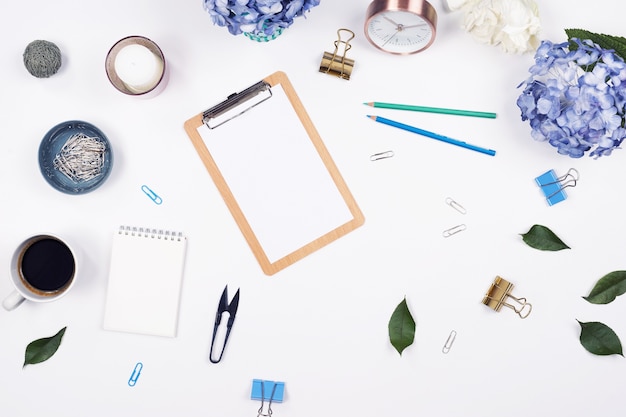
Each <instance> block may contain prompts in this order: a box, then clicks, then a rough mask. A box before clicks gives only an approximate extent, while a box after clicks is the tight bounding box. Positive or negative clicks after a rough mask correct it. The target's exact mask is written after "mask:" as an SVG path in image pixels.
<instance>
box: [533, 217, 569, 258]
mask: <svg viewBox="0 0 626 417" xmlns="http://www.w3.org/2000/svg"><path fill="white" fill-rule="evenodd" d="M521 236H522V239H523V240H524V242H526V244H527V245H528V246H530V247H531V248H535V249H539V250H545V251H560V250H563V249H570V247H569V246H567V245H566V244H565V243H564V242H563V241H562V240H561V239H560V238H559V237H558V236H557V235H556V234H554V232H553V231H552V230H550V229H549V228H547V227H546V226H542V225H540V224H535V225H533V226H532V227H531V228H530V230H528V232H526V233H522V234H521Z"/></svg>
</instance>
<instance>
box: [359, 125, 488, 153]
mask: <svg viewBox="0 0 626 417" xmlns="http://www.w3.org/2000/svg"><path fill="white" fill-rule="evenodd" d="M367 117H369V118H370V119H372V120H374V121H375V122H378V123H382V124H385V125H388V126H393V127H397V128H399V129H403V130H406V131H409V132H413V133H417V134H418V135H422V136H426V137H429V138H431V139H436V140H440V141H442V142H446V143H449V144H452V145H456V146H460V147H462V148H465V149H470V150H472V151H476V152H480V153H484V154H487V155H491V156H494V155H495V154H496V151H494V150H493V149H486V148H481V147H480V146H474V145H470V144H469V143H466V142H463V141H460V140H456V139H452V138H449V137H447V136H442V135H438V134H437V133H433V132H429V131H428V130H424V129H420V128H418V127H413V126H409V125H405V124H404V123H400V122H396V121H394V120H389V119H385V118H384V117H380V116H370V115H368V116H367Z"/></svg>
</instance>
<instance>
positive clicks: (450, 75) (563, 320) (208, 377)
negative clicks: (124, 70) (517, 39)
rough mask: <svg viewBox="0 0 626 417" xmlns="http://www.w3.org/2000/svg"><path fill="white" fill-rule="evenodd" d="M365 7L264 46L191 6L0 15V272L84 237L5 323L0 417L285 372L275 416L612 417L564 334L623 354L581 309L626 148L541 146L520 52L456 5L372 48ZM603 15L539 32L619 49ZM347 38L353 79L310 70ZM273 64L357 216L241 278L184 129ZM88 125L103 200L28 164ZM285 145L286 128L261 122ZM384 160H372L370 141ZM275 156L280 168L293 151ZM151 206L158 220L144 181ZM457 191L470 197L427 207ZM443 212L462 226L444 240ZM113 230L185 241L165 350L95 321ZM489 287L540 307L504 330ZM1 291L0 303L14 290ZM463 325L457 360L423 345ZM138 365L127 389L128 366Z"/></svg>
mask: <svg viewBox="0 0 626 417" xmlns="http://www.w3.org/2000/svg"><path fill="white" fill-rule="evenodd" d="M368 4H369V1H368V0H358V1H357V0H351V1H330V0H326V1H322V4H321V5H320V6H318V7H317V8H315V9H313V10H312V12H311V13H310V14H309V15H308V16H307V18H306V19H304V18H299V19H298V20H297V21H296V22H295V23H294V25H293V26H292V27H291V28H289V29H288V30H286V31H285V33H284V34H283V35H282V36H281V37H280V38H278V39H277V40H275V41H272V42H270V43H267V44H259V43H255V42H253V41H250V40H249V39H247V38H245V37H243V36H239V37H234V36H231V35H230V34H229V33H228V31H227V30H226V29H225V28H221V27H216V26H213V25H212V23H211V20H210V17H209V15H208V14H207V13H206V12H204V11H203V9H202V5H201V2H200V1H199V0H192V1H165V0H157V1H147V0H134V1H131V2H128V1H120V0H109V1H97V2H96V1H82V2H76V1H67V0H58V1H54V2H50V1H39V0H37V1H29V2H11V3H10V5H9V3H7V2H5V3H3V5H2V6H0V35H1V37H2V42H1V43H0V54H1V56H2V66H0V91H1V95H0V114H1V115H2V116H1V117H2V121H3V123H2V128H3V131H2V134H1V139H0V141H1V144H2V152H0V184H1V186H2V203H3V204H2V211H1V216H0V228H1V229H2V238H1V239H0V265H5V271H6V273H8V266H9V262H10V258H11V254H12V251H13V249H14V247H15V246H16V245H17V244H18V243H19V242H20V241H21V240H22V239H23V238H25V237H27V236H30V235H32V234H36V233H40V232H43V231H51V232H55V233H59V234H61V235H63V236H67V237H68V238H70V239H72V240H74V241H75V242H77V245H78V246H79V247H80V249H81V250H82V253H83V258H82V264H81V267H82V268H81V270H80V277H79V279H80V281H79V282H77V284H76V286H75V287H74V288H73V289H72V292H71V293H70V294H68V295H67V296H66V297H65V298H63V299H61V300H59V301H55V302H54V303H51V304H48V305H34V304H32V303H25V304H24V305H22V306H21V307H19V308H18V309H17V310H16V311H13V312H5V311H2V312H0V332H1V333H2V337H1V338H0V340H1V344H0V353H1V354H0V406H1V407H2V410H1V411H0V413H1V414H2V415H3V416H5V415H6V416H33V415H37V414H39V413H44V412H45V413H46V414H47V415H49V416H65V417H74V416H92V417H96V416H113V415H119V416H147V415H154V416H173V415H180V416H182V415H184V416H202V415H224V416H226V415H228V416H246V415H248V416H250V415H255V413H256V412H257V409H258V407H259V405H260V403H258V402H256V401H252V400H250V399H249V396H250V389H251V384H252V379H253V378H260V379H269V380H278V381H284V382H285V383H286V386H285V388H286V397H285V401H284V402H283V403H282V404H276V405H274V407H273V411H274V415H275V416H276V417H281V416H284V417H288V416H298V417H306V416H317V415H328V416H346V415H358V416H379V415H394V416H401V415H429V416H483V417H484V416H499V415H502V414H503V413H505V414H507V415H509V416H525V415H550V414H557V415H570V416H590V415H603V416H618V415H623V410H622V407H623V405H622V401H621V398H622V397H623V395H622V392H623V386H624V379H625V377H624V375H625V373H624V370H625V367H626V362H625V361H624V359H623V358H622V357H619V356H611V357H597V356H594V355H591V354H589V353H588V352H587V351H585V350H584V349H583V348H582V346H581V345H580V343H579V341H578V336H579V326H578V324H577V323H576V319H578V320H581V321H602V322H604V323H606V324H607V325H609V326H611V327H612V328H613V329H614V330H615V331H616V333H617V334H618V335H620V336H621V337H622V340H624V341H626V321H624V319H623V317H624V315H625V313H626V301H625V300H623V299H619V298H618V299H617V300H616V301H615V302H613V303H612V304H610V305H607V306H596V305H591V304H588V303H587V302H586V301H584V300H583V299H582V298H581V296H583V295H586V294H587V293H588V292H589V290H590V289H591V287H592V286H593V284H594V283H595V282H596V280H597V279H599V278H600V277H602V276H603V275H605V274H606V273H608V272H611V271H614V270H620V269H624V260H623V256H624V255H623V251H624V226H625V224H624V218H623V214H622V213H623V204H624V194H623V187H622V183H623V181H624V168H623V166H624V161H625V160H626V154H625V153H624V151H617V152H615V153H614V154H613V155H612V156H610V157H608V158H605V159H601V160H593V159H590V158H583V159H580V160H572V159H569V158H568V157H564V156H560V155H558V154H557V153H556V151H554V150H553V149H552V148H551V147H550V146H549V145H547V144H545V143H537V142H534V141H533V140H532V139H531V138H530V131H529V127H528V125H527V124H525V123H522V122H521V121H520V117H519V110H518V109H517V106H516V105H515V100H516V98H517V96H518V94H519V92H520V90H518V89H516V87H517V85H518V84H519V83H520V82H521V81H522V80H524V79H525V78H526V77H527V69H528V67H529V66H530V65H531V63H532V55H523V56H516V55H507V54H505V53H503V52H502V51H501V50H500V49H498V48H494V47H489V46H485V45H482V44H478V43H476V42H475V41H474V40H473V39H472V38H471V37H470V36H469V35H467V34H466V33H465V32H463V31H462V30H461V29H460V28H459V24H460V15H459V14H450V13H446V12H445V11H444V10H443V8H442V6H441V4H440V3H439V2H438V1H437V2H433V4H434V6H435V7H436V9H437V11H438V13H439V25H438V29H439V31H438V36H437V40H436V41H435V44H434V45H433V46H432V47H431V48H430V49H429V50H428V51H426V52H424V53H421V54H417V55H414V56H409V57H397V56H389V55H386V54H383V53H381V52H379V51H377V50H376V49H374V48H373V47H372V46H370V45H369V44H368V43H367V42H366V40H365V37H364V35H363V30H362V26H363V21H364V13H365V9H366V8H367V6H368ZM616 5H617V2H615V1H612V0H602V1H596V2H594V3H593V5H592V7H591V6H590V4H589V3H588V2H583V1H579V0H576V1H565V0H560V1H556V0H551V1H541V2H540V12H541V18H542V23H543V29H544V37H546V38H550V39H552V40H554V41H562V40H565V33H564V32H563V29H564V28H570V27H583V28H586V29H589V30H592V31H597V32H605V33H611V34H616V35H624V32H623V25H622V21H621V19H619V18H618V16H616V15H615V14H614V12H613V11H612V8H614V7H615V6H616ZM342 27H345V28H349V29H352V30H353V31H354V32H356V34H357V36H356V38H355V39H354V41H353V42H352V45H353V47H352V49H351V50H350V52H349V54H348V57H350V58H352V59H354V60H355V61H356V65H355V68H354V71H353V73H352V79H351V80H349V81H345V80H340V79H338V78H333V77H330V76H328V75H324V74H321V73H319V72H318V67H319V63H320V61H321V57H322V54H323V52H324V51H331V52H332V50H333V49H334V47H333V41H334V40H335V39H336V31H337V29H339V28H342ZM135 34H138V35H144V36H147V37H149V38H151V39H153V40H154V41H155V42H157V43H158V44H159V45H160V46H161V48H162V49H163V52H164V54H165V56H166V59H167V63H168V65H169V68H170V71H171V72H170V81H169V84H168V85H167V88H166V89H165V90H164V91H163V92H162V93H161V94H160V95H159V96H157V97H155V98H153V99H149V100H142V99H137V98H132V97H127V96H125V95H123V94H121V93H119V92H118V91H117V90H115V89H114V88H113V87H112V86H111V85H110V84H109V82H108V80H107V78H106V75H105V72H104V59H105V56H106V53H107V51H108V50H109V48H110V47H111V46H112V45H113V44H114V43H115V42H116V41H117V40H119V39H121V38H123V37H125V36H128V35H135ZM35 39H45V40H49V41H52V42H54V43H56V44H57V45H58V46H59V48H60V49H61V51H62V53H63V60H64V62H63V66H62V68H61V70H60V71H59V73H57V74H56V75H54V76H53V77H51V78H49V79H43V80H40V79H36V78H34V77H32V76H31V75H30V74H29V73H28V72H27V71H26V69H25V68H24V65H23V63H22V53H23V51H24V48H25V47H26V45H27V44H28V43H29V42H31V41H32V40H35ZM276 70H283V71H285V72H286V73H287V75H288V76H289V78H290V79H291V81H292V83H293V84H294V87H295V89H296V91H297V92H298V94H299V96H300V98H301V100H302V102H303V103H304V105H305V106H306V108H307V110H308V112H309V115H310V116H311V118H312V120H313V121H314V123H315V125H316V127H317V128H318V130H319V132H320V134H321V136H322V138H323V139H324V142H325V144H326V146H327V147H328V148H329V151H330V153H331V155H332V156H333V158H334V160H335V162H336V164H337V165H338V167H339V170H340V171H341V173H342V174H343V176H344V178H345V180H346V182H347V183H348V186H349V187H350V189H351V191H352V192H353V194H354V195H355V198H356V200H357V202H358V203H359V205H360V207H361V209H362V210H363V212H364V214H365V217H366V222H365V225H364V226H363V227H361V228H359V229H357V230H356V231H355V232H353V233H350V234H349V235H348V236H346V237H343V238H341V239H340V240H338V241H336V242H334V243H332V244H331V245H329V246H327V247H325V248H323V249H322V250H320V251H318V252H316V253H314V254H312V255H311V256H309V257H307V258H305V259H304V260H302V261H300V262H298V263H296V264H295V265H292V266H290V267H289V268H287V269H286V270H284V271H282V272H280V273H278V274H277V275H275V276H272V277H267V276H265V275H264V274H263V273H262V272H261V269H260V268H259V266H258V264H257V263H256V261H255V259H254V257H253V255H252V253H251V251H250V250H249V248H248V247H247V245H246V243H245V241H244V239H243V237H242V235H241V233H240V232H239V231H238V229H237V228H236V225H235V223H234V221H233V219H232V217H231V216H230V214H229V212H228V210H227V208H226V206H225V204H224V203H223V201H222V200H221V198H220V196H219V194H218V192H217V189H216V188H215V186H214V185H213V183H212V181H211V179H210V177H209V175H208V173H207V172H206V170H205V168H204V166H203V165H202V163H201V161H200V159H199V157H198V156H197V154H196V153H195V151H194V149H193V147H192V144H191V142H190V140H189V139H188V137H187V136H186V134H185V132H184V130H183V123H184V121H185V120H187V119H188V118H190V117H192V116H194V115H195V114H197V113H199V112H200V111H202V110H204V109H205V108H207V107H209V106H211V105H213V104H215V103H217V102H219V101H221V100H223V99H224V98H225V97H226V96H227V95H229V94H231V93H233V92H235V91H239V90H241V89H243V88H245V87H247V86H249V85H250V84H252V83H254V82H256V81H258V80H260V79H261V78H263V77H265V76H266V75H268V74H270V73H272V72H274V71H276ZM366 101H390V102H397V103H412V104H418V105H426V106H439V107H451V108H466V109H473V110H483V111H493V112H497V113H498V118H497V119H495V120H487V119H475V118H461V117H453V116H445V115H432V114H431V115H429V114H418V113H403V112H397V111H395V112H394V111H383V110H380V111H373V110H371V109H368V108H367V107H365V106H363V105H362V103H363V102H366ZM369 113H374V114H380V115H381V116H387V117H389V118H393V119H395V120H398V121H402V122H405V123H408V124H413V125H415V126H418V127H421V128H423V129H427V130H432V131H435V132H437V133H441V134H444V135H447V136H450V137H453V138H459V139H463V140H466V141H467V142H469V143H473V144H476V145H479V146H484V147H487V148H492V149H495V150H497V152H498V153H497V155H496V156H495V157H490V156H487V155H483V154H479V153H476V152H471V151H468V150H466V149H462V148H458V147H454V146H450V145H447V144H444V143H440V142H437V141H434V140H430V139H427V138H424V137H420V136H418V135H413V134H410V133H406V132H403V131H400V130H396V129H392V128H390V127H387V126H383V125H380V124H375V123H374V122H372V121H371V120H368V119H367V118H366V117H365V115H366V114H369ZM72 119H82V120H86V121H88V122H91V123H93V124H94V125H96V126H97V127H99V128H100V129H101V130H103V131H104V132H105V134H107V136H108V137H109V139H110V141H111V142H112V146H113V148H114V152H115V166H114V170H113V173H112V175H111V177H110V178H109V179H108V181H107V182H106V183H105V184H104V185H103V186H102V187H101V188H99V189H97V190H96V191H94V192H93V193H90V194H86V195H83V196H69V195H65V194H62V193H60V192H58V191H56V190H54V189H53V188H51V187H50V186H49V185H48V184H47V183H46V182H45V181H44V179H43V177H42V176H41V174H40V173H39V168H38V164H37V149H38V146H39V142H40V141H41V138H42V137H43V136H44V134H45V133H46V132H47V131H48V129H50V128H51V127H53V126H54V125H56V124H57V123H60V122H63V121H66V120H72ZM273 128H275V129H276V131H277V132H280V126H273ZM386 150H393V151H394V152H395V156H394V157H393V158H391V159H387V160H383V161H377V162H371V161H370V160H369V156H370V155H371V154H373V153H377V152H382V151H386ZM285 157H286V158H288V157H289V155H285ZM570 167H575V168H576V169H578V171H579V172H580V174H581V180H580V182H579V185H578V186H577V187H576V188H575V189H572V190H571V191H570V192H569V198H568V199H567V200H566V201H565V202H563V203H560V204H558V205H556V206H554V207H549V206H547V204H546V202H545V199H544V198H543V196H542V195H541V193H540V191H539V189H538V188H537V186H536V185H535V183H534V178H535V177H536V176H538V175H540V174H542V173H544V172H545V171H547V170H548V169H555V170H556V172H557V173H564V172H565V171H567V169H569V168H570ZM142 184H147V185H148V186H149V187H151V188H152V189H153V190H154V191H156V192H157V193H158V194H159V195H160V196H161V197H162V198H163V204H162V205H161V206H157V205H156V204H154V203H153V202H152V201H151V200H150V199H148V198H147V197H146V196H145V195H144V194H143V193H142V192H141V190H140V187H141V185H142ZM446 197H452V198H454V199H455V200H456V201H458V202H459V203H461V204H462V205H463V206H465V208H466V209H467V211H468V213H467V214H466V215H464V216H463V215H460V214H459V213H457V212H455V211H454V210H452V209H451V208H449V207H448V206H446V205H445V203H444V200H445V198H446ZM459 223H465V224H466V225H467V230H466V231H464V232H462V233H460V234H458V235H456V236H454V237H452V238H448V239H444V238H443V237H442V235H441V232H442V231H443V230H444V229H446V228H449V227H452V226H455V225H457V224H459ZM535 223H538V224H543V225H546V226H548V227H550V228H551V229H552V230H554V231H555V232H556V233H557V234H558V235H559V236H560V237H561V238H562V239H563V240H564V241H565V242H566V243H567V244H569V246H571V247H572V249H571V250H568V251H562V252H558V253H543V252H539V251H536V250H534V249H531V248H529V247H527V246H526V245H525V244H524V243H523V242H522V241H521V238H520V236H519V234H520V233H524V232H526V231H527V230H528V229H529V228H530V226H531V225H532V224H535ZM121 224H129V225H136V226H145V227H156V228H163V229H172V230H181V231H183V232H184V233H185V234H186V235H187V237H188V239H189V242H188V251H187V260H186V269H185V277H184V283H183V290H182V299H181V311H180V321H179V332H178V336H177V337H176V338H174V339H168V338H159V337H150V336H139V335H132V334H123V333H115V332H109V331H105V330H103V329H102V318H103V308H104V300H105V288H106V282H107V274H108V261H109V256H110V249H111V239H112V233H113V232H114V231H115V230H116V229H117V227H118V226H119V225H121ZM496 275H501V276H502V277H504V278H505V279H507V280H509V281H511V282H513V283H514V284H515V285H516V288H515V291H514V294H515V295H517V296H521V297H527V298H528V300H529V301H530V302H531V303H532V304H533V306H534V308H533V312H532V314H531V315H530V317H528V318H527V319H526V320H520V319H519V318H518V317H517V316H516V315H515V314H514V313H513V312H512V311H510V310H508V309H505V310H503V311H501V312H500V313H496V312H494V311H492V310H490V309H488V308H487V307H485V306H484V305H482V304H481V300H482V297H483V295H484V293H485V291H486V290H487V289H488V287H489V285H490V284H491V282H492V281H493V279H494V277H495V276H496ZM226 284H228V287H229V290H230V291H229V296H230V297H232V295H234V292H235V290H236V289H237V288H241V302H240V308H239V313H238V314H237V319H236V321H235V325H234V328H233V331H232V333H231V338H230V342H229V345H228V347H227V348H226V353H225V354H224V358H223V361H222V362H221V363H220V364H217V365H214V364H211V363H209V362H208V360H207V354H208V349H209V345H210V338H211V333H212V328H213V320H214V313H215V309H216V307H217V303H218V300H219V296H220V294H221V292H222V290H223V288H224V286H225V285H226ZM11 289H12V288H11V284H10V280H9V278H8V276H7V277H5V279H2V280H0V294H9V293H10V292H11ZM404 297H406V298H407V301H408V304H409V307H410V309H411V311H412V313H413V315H414V317H415V319H416V321H417V330H416V340H415V343H414V344H413V345H412V346H411V347H409V348H408V349H407V350H406V351H405V352H404V354H403V355H402V357H400V356H399V355H398V354H397V352H396V351H395V350H394V349H393V347H392V346H391V345H390V343H389V341H388V334H387V324H388V320H389V317H390V315H391V313H392V312H393V310H394V308H395V307H396V305H397V304H398V303H399V302H400V301H401V300H402V299H403V298H404ZM64 326H67V332H66V334H65V337H64V339H63V343H62V345H61V347H60V349H59V351H58V352H57V353H56V355H55V356H54V357H53V358H52V359H50V360H49V361H47V362H45V363H42V364H39V365H34V366H28V367H26V368H25V369H22V362H23V355H24V349H25V347H26V345H27V344H28V343H29V342H30V341H32V340H34V339H37V338H40V337H44V336H51V335H53V334H54V333H56V332H57V331H58V330H59V329H61V328H62V327H64ZM452 329H455V330H456V331H457V332H458V336H457V339H456V342H455V343H454V345H453V347H452V350H451V351H450V353H449V354H447V355H444V354H443V353H442V352H441V348H442V346H443V344H444V342H445V340H446V338H447V337H448V334H449V333H450V331H451V330H452ZM138 361H141V362H143V364H144V369H143V372H142V374H141V377H140V379H139V381H138V383H137V385H136V386H135V387H133V388H131V387H129V386H128V385H127V381H128V378H129V377H130V374H131V372H132V370H133V368H134V366H135V363H136V362H138Z"/></svg>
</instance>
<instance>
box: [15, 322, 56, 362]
mask: <svg viewBox="0 0 626 417" xmlns="http://www.w3.org/2000/svg"><path fill="white" fill-rule="evenodd" d="M66 328H67V327H64V328H62V329H61V330H59V331H58V333H57V334H55V335H54V336H52V337H44V338H43V339H37V340H34V341H32V342H30V343H29V344H28V346H27V347H26V354H25V358H24V365H23V366H22V368H24V367H25V366H26V365H33V364H36V363H41V362H44V361H46V360H48V359H50V358H51V357H52V355H54V354H55V353H56V351H57V349H58V348H59V345H61V339H63V335H64V334H65V329H66Z"/></svg>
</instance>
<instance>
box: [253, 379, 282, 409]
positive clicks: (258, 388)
mask: <svg viewBox="0 0 626 417" xmlns="http://www.w3.org/2000/svg"><path fill="white" fill-rule="evenodd" d="M284 393H285V383H284V382H274V381H265V380H262V379H253V380H252V393H251V394H250V398H251V399H253V400H259V401H270V402H277V403H281V402H283V395H284Z"/></svg>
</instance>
